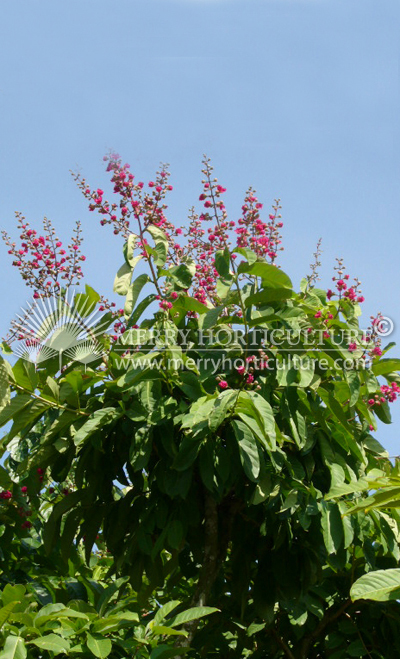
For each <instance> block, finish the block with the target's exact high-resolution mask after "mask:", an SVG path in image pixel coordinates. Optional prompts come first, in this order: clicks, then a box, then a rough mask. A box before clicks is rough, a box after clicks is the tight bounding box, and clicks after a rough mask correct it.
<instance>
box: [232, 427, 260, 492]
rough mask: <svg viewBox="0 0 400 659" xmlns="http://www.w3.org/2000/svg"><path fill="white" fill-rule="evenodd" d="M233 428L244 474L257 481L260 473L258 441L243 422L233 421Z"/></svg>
mask: <svg viewBox="0 0 400 659" xmlns="http://www.w3.org/2000/svg"><path fill="white" fill-rule="evenodd" d="M232 427H233V430H234V433H235V437H236V440H237V443H238V446H239V453H240V460H241V462H242V465H243V469H244V472H245V474H246V476H247V478H249V479H250V480H252V481H256V480H257V478H258V475H259V473H260V456H259V453H258V446H257V440H256V438H255V437H254V435H253V433H252V431H251V430H250V428H249V427H248V426H247V425H246V424H245V423H243V421H237V420H236V419H235V420H234V421H232Z"/></svg>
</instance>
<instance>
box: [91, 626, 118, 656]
mask: <svg viewBox="0 0 400 659" xmlns="http://www.w3.org/2000/svg"><path fill="white" fill-rule="evenodd" d="M86 643H87V646H88V648H89V650H90V651H91V652H92V654H94V656H95V657H99V659H105V657H108V655H109V654H110V652H111V650H112V643H111V641H110V639H109V638H103V637H102V636H100V635H99V634H95V635H92V634H89V632H88V633H87V636H86Z"/></svg>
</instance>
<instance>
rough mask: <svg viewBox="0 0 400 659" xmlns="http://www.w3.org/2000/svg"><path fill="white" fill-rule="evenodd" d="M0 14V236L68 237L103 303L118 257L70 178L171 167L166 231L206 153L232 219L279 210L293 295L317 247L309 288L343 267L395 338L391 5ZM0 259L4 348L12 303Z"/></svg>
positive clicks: (31, 6)
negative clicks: (319, 256) (41, 231)
mask: <svg viewBox="0 0 400 659" xmlns="http://www.w3.org/2000/svg"><path fill="white" fill-rule="evenodd" d="M1 13H2V15H1V24H0V44H1V46H0V52H1V61H2V75H1V79H0V108H1V115H0V116H1V123H2V130H1V131H0V148H1V159H0V193H1V194H0V224H1V227H2V228H6V229H7V230H8V231H9V232H13V231H14V222H13V213H14V210H20V211H22V212H23V213H24V214H25V215H26V217H27V219H28V220H29V221H30V222H31V223H32V224H38V223H39V222H40V221H41V218H42V217H43V215H47V216H48V217H50V218H52V220H53V221H54V223H55V225H56V227H57V229H58V230H59V233H60V234H61V237H62V238H64V239H65V238H67V237H68V235H69V234H70V232H71V230H72V226H73V223H74V221H75V220H76V219H80V220H82V223H83V226H84V235H85V239H86V245H85V248H84V252H85V253H86V255H87V257H88V258H87V261H86V263H85V274H86V281H87V282H88V283H90V284H91V285H93V286H94V287H95V288H97V289H99V290H101V291H102V292H104V293H105V294H106V295H109V294H110V293H111V288H112V279H113V275H114V271H115V270H116V268H117V267H118V264H119V261H120V248H121V244H120V242H119V240H118V239H114V236H112V235H111V232H110V231H109V230H107V228H104V229H101V228H100V227H99V225H98V219H97V217H96V218H95V217H94V216H93V215H92V214H90V213H89V212H88V211H87V208H86V205H85V202H84V200H83V198H82V197H81V196H80V193H79V191H78V190H77V189H76V187H75V184H74V183H73V181H72V179H71V177H70V175H69V169H74V170H80V171H81V172H82V174H84V175H85V176H86V177H87V179H88V181H89V182H90V184H92V185H94V186H98V185H100V187H103V188H104V189H107V188H106V180H107V179H106V176H105V174H104V171H103V163H102V156H103V153H104V152H105V151H106V150H108V149H109V148H112V149H115V150H117V151H119V152H120V153H121V154H122V156H123V158H124V159H125V160H127V161H128V162H130V163H131V166H132V171H133V172H134V173H135V174H136V175H137V176H138V178H140V179H143V180H147V179H148V180H150V179H151V178H153V174H154V171H155V169H156V168H157V166H158V164H159V162H160V161H163V162H169V163H170V166H171V172H172V177H171V183H172V184H173V185H174V192H173V194H172V195H171V199H170V217H171V218H172V219H173V220H174V221H175V222H176V223H178V224H180V223H182V222H184V221H185V217H186V215H187V209H188V208H189V207H190V206H191V205H192V204H195V203H196V200H197V199H198V195H199V192H200V179H201V173H200V169H201V157H202V154H203V153H207V154H208V155H209V156H210V157H211V158H212V160H213V162H214V166H215V172H216V175H217V176H218V177H219V179H220V182H221V183H222V184H223V185H225V186H226V187H227V188H228V192H227V194H226V204H227V208H228V210H229V211H230V212H231V214H232V218H233V219H237V217H238V213H239V210H240V206H241V201H242V197H243V194H244V191H245V190H246V188H247V187H248V185H250V184H251V185H253V186H255V187H256V189H257V191H258V195H259V197H260V199H261V201H263V202H264V204H265V205H266V206H268V205H269V204H270V203H272V201H273V199H274V198H275V197H280V198H281V200H282V202H281V203H282V206H283V211H282V212H283V218H284V220H285V227H284V242H285V252H284V254H283V256H282V259H281V263H282V266H283V268H284V269H285V270H286V271H287V272H288V273H289V274H290V275H291V277H292V279H293V281H294V282H298V281H299V280H300V278H301V277H302V276H304V275H305V274H306V273H307V272H308V264H309V263H310V261H311V260H312V253H313V251H314V248H315V244H316V242H317V240H318V238H319V237H320V236H321V237H322V239H323V267H322V269H321V274H322V282H321V283H322V284H325V285H326V286H328V285H329V280H330V277H331V276H332V267H333V265H334V261H335V256H343V257H344V259H345V262H346V264H347V268H348V272H349V273H350V275H357V276H358V277H359V278H360V279H361V280H362V282H363V293H364V295H365V298H366V303H365V306H364V309H365V318H366V322H365V324H366V325H367V324H368V317H369V315H370V314H372V313H376V312H377V311H382V313H384V314H385V315H387V316H390V317H392V318H393V320H394V322H395V325H396V326H400V311H399V294H398V279H397V264H398V253H399V251H398V245H399V238H400V229H399V226H400V217H399V216H400V198H399V197H400V186H399V174H400V158H399V116H400V107H399V105H400V104H399V39H398V34H399V27H400V4H399V2H398V0H362V1H360V0H304V1H303V0H159V1H158V0H143V1H141V0H140V1H139V0H137V1H135V0H120V1H119V2H118V3H114V2H110V1H109V0H108V1H106V0H67V2H64V3H56V2H54V0H52V1H49V0H40V2H32V0H14V1H13V2H12V3H4V4H3V7H2V12H1ZM14 233H15V232H14ZM0 258H1V264H2V278H1V282H0V295H1V297H0V299H1V303H2V309H3V313H2V316H1V319H0V330H1V334H2V335H4V334H5V333H6V331H7V329H8V324H9V321H10V320H11V318H12V317H13V315H14V313H15V312H16V311H17V310H18V308H19V305H22V304H24V303H25V300H26V299H27V291H26V290H25V289H24V287H23V284H22V282H20V280H19V278H18V273H17V271H14V269H12V268H11V266H10V264H9V262H8V258H9V257H8V255H7V253H6V250H5V249H3V251H2V253H0ZM397 334H399V332H397ZM394 338H395V339H396V334H395V335H394ZM397 340H398V341H399V339H398V337H397ZM399 352H400V348H399ZM393 354H394V353H393ZM398 354H399V353H398ZM395 410H396V408H395V406H394V408H393V411H395ZM394 418H395V424H394V425H393V426H391V427H382V428H381V429H380V431H379V433H378V436H379V438H380V439H381V441H383V443H384V444H385V445H386V446H388V448H389V450H390V452H391V453H392V454H397V453H400V449H399V439H398V436H399V431H398V428H399V424H400V403H399V404H398V406H397V411H395V414H394Z"/></svg>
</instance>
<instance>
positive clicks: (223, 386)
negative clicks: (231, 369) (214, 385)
mask: <svg viewBox="0 0 400 659" xmlns="http://www.w3.org/2000/svg"><path fill="white" fill-rule="evenodd" d="M218 386H219V388H220V389H227V388H228V386H229V385H228V383H227V381H226V380H221V381H220V382H218Z"/></svg>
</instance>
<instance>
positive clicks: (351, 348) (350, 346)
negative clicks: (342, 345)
mask: <svg viewBox="0 0 400 659" xmlns="http://www.w3.org/2000/svg"><path fill="white" fill-rule="evenodd" d="M348 350H349V352H354V351H355V350H357V343H354V342H353V343H350V344H349V348H348Z"/></svg>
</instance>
